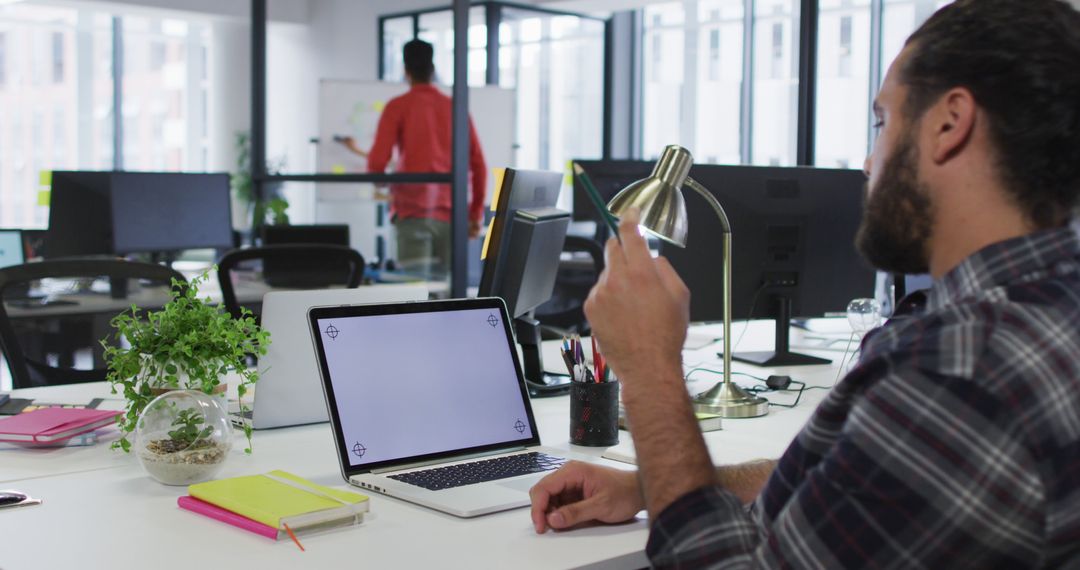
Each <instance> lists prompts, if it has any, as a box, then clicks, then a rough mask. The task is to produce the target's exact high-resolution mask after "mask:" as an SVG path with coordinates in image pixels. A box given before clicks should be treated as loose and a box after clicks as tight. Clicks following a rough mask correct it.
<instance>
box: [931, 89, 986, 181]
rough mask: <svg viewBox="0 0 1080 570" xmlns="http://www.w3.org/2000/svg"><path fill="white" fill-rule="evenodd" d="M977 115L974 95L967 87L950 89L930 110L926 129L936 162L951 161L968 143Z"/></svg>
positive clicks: (932, 155) (932, 156)
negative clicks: (930, 138)
mask: <svg viewBox="0 0 1080 570" xmlns="http://www.w3.org/2000/svg"><path fill="white" fill-rule="evenodd" d="M977 114H978V106H977V105H976V104H975V96H974V95H972V94H971V91H968V90H967V89H966V88H964V87H955V88H953V89H950V90H948V91H947V92H945V94H944V95H942V96H941V98H940V99H938V102H937V103H936V104H935V105H934V106H933V107H931V108H930V109H929V110H927V113H926V115H925V119H926V121H925V122H924V128H926V127H929V129H928V134H929V135H930V136H931V137H932V140H931V141H930V143H931V146H930V149H931V152H930V156H931V158H932V159H933V161H934V162H935V163H937V164H941V163H944V162H946V161H948V160H949V159H950V158H952V157H953V156H956V155H957V154H958V153H959V152H960V151H962V150H963V149H964V148H965V147H966V146H967V144H968V141H970V140H971V135H972V133H974V131H975V119H976V116H977Z"/></svg>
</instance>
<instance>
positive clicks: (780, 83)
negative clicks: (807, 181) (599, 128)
mask: <svg viewBox="0 0 1080 570" xmlns="http://www.w3.org/2000/svg"><path fill="white" fill-rule="evenodd" d="M949 1H950V0H882V2H883V3H882V11H881V22H880V29H881V34H880V37H878V36H875V35H874V34H872V33H871V31H872V29H873V28H874V27H875V26H874V22H872V21H871V19H872V17H873V14H872V10H871V7H872V4H873V1H872V0H820V1H819V4H818V8H819V12H818V21H817V36H818V37H817V42H818V45H817V50H816V52H817V53H816V56H817V60H816V62H817V76H816V78H815V79H816V81H817V93H816V99H815V102H816V108H815V121H816V122H815V125H814V133H815V141H814V156H815V164H816V165H818V166H823V167H834V168H861V165H862V163H863V160H864V159H865V157H866V154H867V152H868V151H869V144H870V143H871V142H872V140H873V137H872V133H871V126H870V101H871V100H872V97H873V96H874V94H875V93H876V90H877V88H878V85H876V84H874V83H875V82H876V81H880V80H881V77H883V75H884V71H885V70H886V69H888V66H889V64H890V63H891V62H892V60H893V59H894V58H895V57H896V55H897V54H898V53H899V52H900V49H901V48H902V47H903V44H904V41H905V40H906V39H907V37H908V35H910V34H911V32H912V31H914V30H915V28H916V27H918V26H919V25H920V24H921V23H922V22H923V21H925V20H926V18H928V17H930V15H931V14H933V13H934V12H935V11H936V10H937V9H939V8H941V7H942V6H944V5H946V4H948V3H949ZM751 8H752V10H753V13H752V14H751V15H752V18H750V19H749V21H750V22H752V25H753V28H752V30H751V32H752V35H753V37H752V39H751V40H750V41H749V44H750V45H751V46H752V48H751V49H752V53H751V54H750V58H749V60H750V61H752V65H751V67H750V69H746V66H745V64H744V62H745V61H746V59H747V58H746V57H744V56H745V55H746V54H744V48H743V46H744V45H747V43H748V42H747V39H746V37H745V34H746V32H747V30H745V29H744V28H745V25H746V24H745V22H747V21H748V19H747V18H746V17H745V16H746V14H745V10H747V9H751ZM639 13H640V15H641V21H642V37H641V49H642V55H641V63H640V64H641V73H640V74H639V75H640V88H641V93H642V104H641V110H642V112H641V117H640V121H641V123H640V124H641V149H642V151H641V154H642V158H645V159H652V158H655V157H657V156H658V155H659V153H660V151H661V150H662V149H663V147H664V146H666V145H669V144H680V145H682V146H685V147H687V148H689V149H690V150H691V152H693V153H694V156H695V159H696V160H697V161H698V162H709V163H725V164H736V163H740V162H741V163H748V164H759V165H780V166H788V165H794V164H795V163H796V159H797V157H796V152H797V135H798V125H799V122H798V121H799V117H798V104H799V29H800V2H799V0H754V1H750V0H678V1H669V2H654V3H650V4H648V5H646V6H645V7H644V8H642V9H641V10H640V12H639ZM875 41H876V42H880V43H879V45H878V46H876V47H878V48H880V49H879V50H875V49H874V47H875V46H874V42H875ZM875 51H877V52H878V53H880V57H881V61H880V62H875V61H871V58H872V57H873V54H874V53H875ZM875 70H879V72H878V73H875ZM745 81H749V82H750V85H749V88H745V87H744V85H743V82H745ZM747 95H749V97H747Z"/></svg>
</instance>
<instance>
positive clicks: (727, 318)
mask: <svg viewBox="0 0 1080 570" xmlns="http://www.w3.org/2000/svg"><path fill="white" fill-rule="evenodd" d="M683 185H684V186H688V187H690V188H691V189H693V190H694V192H697V193H698V194H700V195H701V197H702V198H705V201H706V202H708V203H709V206H712V209H713V211H714V212H716V217H718V218H720V227H721V230H722V231H723V238H722V244H721V246H722V247H723V256H724V384H726V385H727V386H730V385H731V223H730V222H728V217H727V212H725V211H724V207H723V206H721V205H720V201H719V200H717V199H716V197H715V196H713V195H712V193H711V192H709V191H708V190H706V189H705V187H704V186H702V185H701V184H699V183H698V182H697V181H696V180H694V179H693V178H690V177H689V176H687V177H686V181H685V182H684V183H683ZM727 386H725V388H727Z"/></svg>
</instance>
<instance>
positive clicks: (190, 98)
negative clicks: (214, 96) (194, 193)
mask: <svg viewBox="0 0 1080 570" xmlns="http://www.w3.org/2000/svg"><path fill="white" fill-rule="evenodd" d="M208 43H209V32H208V30H207V28H206V27H205V26H202V25H198V24H192V23H189V22H185V21H182V20H171V19H155V18H144V17H125V18H124V20H123V46H124V81H123V85H124V93H123V114H122V116H123V125H124V161H123V167H124V169H125V170H158V171H172V170H205V169H206V162H207V150H206V142H207V141H206V136H207V116H206V109H205V105H204V101H206V99H207V95H206V90H207V74H206V71H207V70H206V51H207V49H208Z"/></svg>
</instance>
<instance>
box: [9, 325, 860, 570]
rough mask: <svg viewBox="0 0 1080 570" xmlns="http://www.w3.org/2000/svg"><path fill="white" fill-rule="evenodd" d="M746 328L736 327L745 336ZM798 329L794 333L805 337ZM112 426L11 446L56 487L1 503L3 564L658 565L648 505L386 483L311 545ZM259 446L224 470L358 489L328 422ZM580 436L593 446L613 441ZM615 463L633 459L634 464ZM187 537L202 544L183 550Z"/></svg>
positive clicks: (563, 431)
mask: <svg viewBox="0 0 1080 570" xmlns="http://www.w3.org/2000/svg"><path fill="white" fill-rule="evenodd" d="M714 330H718V328H717V327H707V328H705V329H704V332H705V333H708V334H712V333H711V331H714ZM739 332H740V329H739V327H738V326H736V327H735V329H734V333H735V335H736V337H737V335H738V334H739ZM797 338H798V335H797V334H793V341H794V340H796V339H797ZM770 343H771V326H769V324H768V323H754V325H752V326H751V328H750V330H749V332H748V333H747V334H746V338H744V339H743V342H742V343H741V344H740V345H739V348H740V349H751V348H758V347H763V346H768V345H769V344H770ZM556 344H557V343H545V347H544V348H545V356H546V357H547V358H548V361H549V362H550V363H558V362H561V360H558V359H557V348H556ZM718 347H719V343H718V344H715V345H710V346H708V347H705V348H702V349H700V350H695V351H687V352H686V353H684V360H685V361H686V363H687V364H688V365H696V364H699V363H705V364H710V365H712V366H714V367H719V363H718V362H717V359H716V358H715V351H716V349H717V348H718ZM816 354H823V355H829V356H833V357H834V358H835V360H837V361H839V358H840V353H837V352H831V353H824V352H817V353H816ZM549 366H550V365H549ZM550 367H551V368H554V367H553V366H550ZM735 369H736V370H743V371H748V372H752V373H756V374H758V375H765V374H767V372H764V373H763V370H762V369H759V368H755V367H752V366H744V365H737V366H736V368H735ZM836 370H837V369H836V367H835V364H834V365H833V366H817V367H798V368H790V369H784V370H781V371H780V373H784V374H790V375H791V376H792V377H793V378H795V379H797V380H802V381H805V382H807V383H808V384H810V385H830V384H832V380H833V378H834V377H835V375H836ZM695 377H696V376H695ZM703 378H705V379H704V380H703V381H701V382H695V383H694V385H693V387H692V391H694V392H695V393H696V392H697V391H700V390H701V389H705V388H707V387H708V386H709V385H711V383H712V382H713V378H712V377H705V376H703ZM740 381H741V380H740ZM107 392H108V389H107V388H106V387H105V385H104V384H83V385H71V386H60V387H53V388H38V389H28V390H19V391H16V392H15V393H14V394H13V395H14V396H16V397H33V398H41V399H46V400H48V401H51V402H85V401H88V400H89V399H90V398H91V397H95V396H106V395H107ZM824 394H825V390H814V391H811V392H807V393H806V394H804V395H803V399H802V402H801V403H800V404H799V407H797V408H795V409H784V408H778V407H773V408H772V410H771V412H770V413H769V415H767V416H765V417H762V418H754V419H746V420H725V422H724V430H722V431H719V432H711V433H708V434H706V441H707V443H708V444H709V447H710V450H711V453H712V455H713V458H714V460H716V461H717V462H720V463H733V462H738V461H743V460H746V459H752V458H757V457H778V456H779V455H780V454H781V453H782V452H783V450H784V449H785V448H786V447H787V445H788V443H789V442H790V440H791V438H792V437H793V436H794V435H795V434H796V433H797V431H798V429H799V428H800V427H801V426H802V424H803V423H804V422H805V420H806V418H807V417H808V416H809V415H810V413H811V412H812V411H813V408H814V406H815V405H816V403H817V402H818V401H820V399H821V398H822V397H823V396H824ZM113 397H115V396H113ZM782 397H783V396H777V399H780V398H782ZM533 406H534V410H535V414H536V421H537V424H538V426H539V428H540V434H541V439H542V441H543V442H544V443H545V444H546V445H549V446H551V447H555V448H562V449H569V448H570V447H571V446H570V445H569V444H568V442H567V439H568V433H567V431H568V428H567V415H568V406H569V402H568V399H567V397H566V396H561V397H556V398H545V399H536V400H533ZM620 437H621V440H622V441H621V442H620V444H619V445H618V446H616V447H615V448H614V449H613V450H618V451H623V452H629V453H632V446H631V444H630V441H629V437H628V434H627V433H626V432H620ZM113 438H115V435H113V436H111V437H106V438H103V441H101V442H99V443H98V444H97V445H94V446H89V447H65V448H58V449H52V450H44V449H40V450H30V449H21V448H13V447H4V448H2V449H0V488H14V489H18V490H20V491H24V492H27V493H29V494H30V495H32V496H34V497H37V498H41V499H43V500H44V504H42V505H39V506H34V507H24V508H18V509H9V510H4V511H0V537H2V541H0V542H2V544H3V545H4V546H5V547H4V548H0V568H4V569H5V570H19V569H24V568H26V569H29V568H73V567H87V566H89V567H106V566H108V567H110V568H136V567H152V568H154V569H155V570H159V569H167V568H178V569H179V568H184V569H188V568H191V567H196V568H198V567H199V566H200V564H201V565H202V566H204V567H211V568H218V567H243V568H290V569H292V568H296V567H304V568H308V567H310V568H324V567H325V568H330V567H340V566H341V565H343V564H344V565H347V566H354V565H364V566H366V567H372V568H383V567H394V568H416V567H445V566H448V565H452V566H459V567H460V566H467V567H476V568H506V567H514V568H576V567H595V568H639V567H642V566H647V560H646V559H645V555H644V547H645V542H646V540H647V537H648V527H647V522H646V521H645V519H644V516H643V514H642V515H639V518H638V520H636V521H634V522H631V523H628V524H624V525H618V526H594V527H589V528H583V529H578V530H573V531H569V532H561V533H551V532H549V533H547V534H544V535H536V534H535V533H534V532H533V529H532V524H531V521H530V519H529V514H528V510H526V509H516V510H512V511H507V512H503V513H496V514H493V515H487V516H482V517H478V518H474V519H459V518H456V517H453V516H450V515H445V514H442V513H438V512H436V511H433V510H430V509H426V508H424V507H419V506H415V505H412V504H410V503H406V502H403V501H399V500H397V499H391V498H388V497H384V496H381V495H377V494H373V495H371V515H370V517H369V518H368V520H367V521H366V522H365V523H364V524H363V525H362V526H360V527H359V528H348V529H342V530H339V531H335V532H331V533H328V534H321V535H313V536H307V537H304V538H303V539H302V542H303V544H304V546H305V548H307V551H306V552H300V551H299V550H298V549H297V548H296V546H295V545H293V544H292V542H291V541H276V542H275V541H271V540H268V539H265V538H262V537H259V536H257V535H254V534H251V533H248V532H245V531H243V530H240V529H236V528H233V527H231V526H228V525H225V524H223V523H219V522H217V521H213V520H210V519H207V518H205V517H202V516H199V515H196V514H193V513H190V512H187V511H184V510H181V509H179V508H178V507H177V506H176V499H177V497H179V496H181V495H184V494H186V488H185V487H169V486H165V485H161V484H159V483H157V482H155V481H154V480H152V479H150V478H149V476H147V475H146V474H145V473H144V472H143V471H142V469H141V467H140V466H139V465H138V461H137V460H136V459H135V458H134V457H132V456H125V455H123V454H122V453H120V452H114V451H110V450H109V449H108V443H107V441H108V440H111V439H113ZM238 443H239V441H238ZM254 446H255V451H254V453H253V454H252V455H250V456H246V455H244V454H243V452H242V446H241V445H235V446H234V450H233V452H232V456H231V457H230V459H229V462H228V463H227V464H226V467H225V470H224V472H223V473H222V476H223V477H229V476H237V475H246V474H253V473H262V472H266V471H270V470H273V469H284V470H287V471H290V472H293V473H296V474H298V475H301V476H303V477H307V478H309V479H311V480H312V481H315V482H317V483H321V484H325V485H331V486H335V487H338V488H343V489H344V488H348V487H347V485H346V484H345V482H344V480H343V479H342V477H341V474H340V471H339V468H338V462H337V458H336V456H335V453H334V449H333V439H332V437H331V434H330V429H329V425H328V424H319V425H311V426H301V427H294V428H285V429H277V430H264V431H257V432H255V439H254ZM573 449H574V450H575V451H577V452H581V453H587V454H591V455H599V454H600V453H601V452H603V451H604V450H603V449H602V448H583V447H576V446H575V447H574V448H573ZM604 462H605V463H606V464H609V465H611V466H616V467H622V468H629V466H628V465H625V464H623V463H616V462H609V461H606V460H605V461H604ZM174 544H175V545H184V546H173V545H174ZM187 545H195V548H192V549H190V550H184V547H185V546H187ZM198 556H202V557H203V558H202V559H200V558H197V557H198ZM203 560H205V562H203ZM350 561H355V564H349V562H350Z"/></svg>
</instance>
